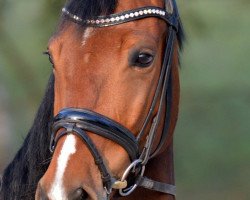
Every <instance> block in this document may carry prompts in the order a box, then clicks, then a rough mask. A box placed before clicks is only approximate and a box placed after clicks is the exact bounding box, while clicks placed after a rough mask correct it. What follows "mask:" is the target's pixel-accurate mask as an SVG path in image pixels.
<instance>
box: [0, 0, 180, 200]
mask: <svg viewBox="0 0 250 200" xmlns="http://www.w3.org/2000/svg"><path fill="white" fill-rule="evenodd" d="M183 38H184V34H183V28H182V26H181V20H180V17H179V14H178V9H177V5H176V2H175V0H165V1H163V0H140V1H139V0H136V1H135V0H126V1H122V0H70V1H68V2H67V3H66V4H65V7H64V8H63V9H62V16H61V20H60V24H59V26H58V30H57V32H56V33H55V34H54V35H53V37H52V38H51V39H50V41H49V44H48V50H47V51H46V54H48V56H49V59H50V61H51V63H52V66H53V73H52V75H51V77H50V80H49V83H48V87H47V90H46V94H45V96H44V98H43V101H42V103H41V105H40V108H39V110H38V113H37V115H36V118H35V120H34V124H33V126H32V128H31V129H30V131H29V133H28V135H27V137H26V139H25V141H24V143H23V145H22V147H21V148H20V150H19V151H18V152H17V154H16V156H15V158H14V160H13V161H12V162H11V163H10V164H9V166H8V167H7V168H6V169H5V171H4V174H3V177H2V184H1V192H0V199H1V200H17V199H18V200H20V199H22V200H27V199H36V200H83V199H89V200H106V199H119V198H123V199H127V200H130V199H137V200H139V199H145V200H147V199H157V200H172V199H175V194H176V191H175V185H174V167H173V132H174V128H175V125H176V121H177V115H178V105H179V95H180V89H179V72H178V66H179V59H178V58H179V50H180V49H181V46H182V41H183Z"/></svg>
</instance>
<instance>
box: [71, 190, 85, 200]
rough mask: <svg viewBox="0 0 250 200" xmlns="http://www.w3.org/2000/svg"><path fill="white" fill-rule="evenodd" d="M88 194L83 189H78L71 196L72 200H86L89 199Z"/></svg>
mask: <svg viewBox="0 0 250 200" xmlns="http://www.w3.org/2000/svg"><path fill="white" fill-rule="evenodd" d="M88 196H89V195H88V193H87V192H86V191H84V190H83V189H82V188H78V189H77V190H76V191H74V192H73V193H72V194H71V195H70V198H69V199H70V200H86V199H87V198H88Z"/></svg>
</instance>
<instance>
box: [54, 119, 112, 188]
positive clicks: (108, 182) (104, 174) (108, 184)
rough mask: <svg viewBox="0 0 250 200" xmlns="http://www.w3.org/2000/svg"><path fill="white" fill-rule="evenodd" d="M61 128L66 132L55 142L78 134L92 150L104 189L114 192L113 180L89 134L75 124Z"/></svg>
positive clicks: (68, 124)
mask: <svg viewBox="0 0 250 200" xmlns="http://www.w3.org/2000/svg"><path fill="white" fill-rule="evenodd" d="M61 128H65V130H64V131H62V132H60V133H59V134H58V135H57V136H56V138H55V139H54V140H55V142H56V143H57V141H58V140H59V139H60V138H62V137H63V136H65V135H68V134H75V133H76V134H75V135H77V136H78V137H80V138H81V139H82V141H83V142H84V143H85V144H86V145H87V147H88V149H89V150H90V152H91V154H92V156H93V158H94V160H95V164H96V165H97V166H98V168H99V170H100V172H101V178H102V181H103V185H104V187H105V188H106V190H107V191H111V190H112V178H111V176H110V174H109V172H108V170H107V168H106V166H105V164H104V162H103V159H102V156H101V155H100V153H99V151H98V150H97V149H96V146H95V145H94V143H93V141H92V140H91V139H90V137H89V136H88V135H87V133H86V132H85V131H84V130H82V129H80V128H78V127H76V126H75V124H74V123H66V124H64V125H62V126H61Z"/></svg>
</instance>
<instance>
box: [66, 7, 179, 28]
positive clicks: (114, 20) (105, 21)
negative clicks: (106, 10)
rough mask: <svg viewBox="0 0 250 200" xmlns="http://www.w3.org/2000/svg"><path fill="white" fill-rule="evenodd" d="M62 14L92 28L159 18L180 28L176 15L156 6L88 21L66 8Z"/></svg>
mask: <svg viewBox="0 0 250 200" xmlns="http://www.w3.org/2000/svg"><path fill="white" fill-rule="evenodd" d="M62 13H63V14H64V15H65V16H66V17H68V18H69V19H70V20H72V21H74V22H75V23H78V24H81V25H84V26H90V27H107V26H114V25H118V24H123V23H127V22H130V21H135V20H139V19H143V18H148V17H157V18H160V19H163V20H164V21H166V22H167V23H168V24H169V25H170V26H173V27H174V28H175V29H176V30H177V28H178V21H177V20H176V17H175V16H174V14H173V13H171V12H168V10H164V9H162V8H160V7H156V6H147V7H142V8H137V9H133V10H128V11H124V12H121V13H116V14H111V15H107V16H98V17H96V18H93V19H86V20H84V19H82V18H80V17H79V16H77V15H74V14H73V13H71V12H70V11H69V10H67V8H65V7H64V8H63V9H62Z"/></svg>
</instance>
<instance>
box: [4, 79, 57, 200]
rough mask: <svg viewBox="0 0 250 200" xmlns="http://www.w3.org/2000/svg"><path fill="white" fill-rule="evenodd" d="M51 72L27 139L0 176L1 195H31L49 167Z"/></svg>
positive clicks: (6, 197) (5, 197)
mask: <svg viewBox="0 0 250 200" xmlns="http://www.w3.org/2000/svg"><path fill="white" fill-rule="evenodd" d="M53 102H54V76H53V75H51V77H50V79H49V83H48V86H47V89H46V92H45V96H44V98H43V100H42V103H41V105H40V107H39V109H38V112H37V114H36V117H35V120H34V124H33V125H32V127H31V129H30V131H29V133H28V135H27V137H26V139H25V140H24V143H23V145H22V147H21V148H20V150H19V151H18V152H17V154H16V156H15V158H14V159H13V161H12V162H11V163H10V164H9V166H8V167H7V168H6V169H5V171H4V173H3V177H2V188H1V187H0V188H1V191H0V199H11V200H19V199H27V200H28V199H34V196H35V190H36V187H37V183H38V181H39V179H40V178H41V177H42V175H43V174H44V173H45V171H46V170H47V168H48V165H49V162H50V157H51V153H50V151H49V142H50V135H49V132H50V131H49V124H50V123H51V121H52V119H53Z"/></svg>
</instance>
